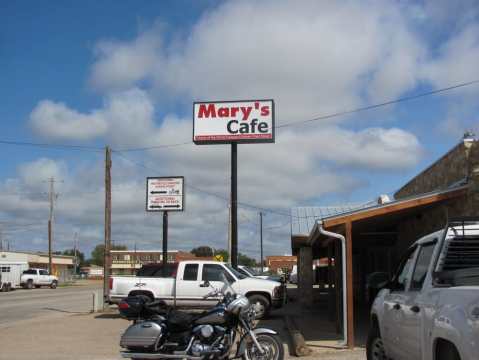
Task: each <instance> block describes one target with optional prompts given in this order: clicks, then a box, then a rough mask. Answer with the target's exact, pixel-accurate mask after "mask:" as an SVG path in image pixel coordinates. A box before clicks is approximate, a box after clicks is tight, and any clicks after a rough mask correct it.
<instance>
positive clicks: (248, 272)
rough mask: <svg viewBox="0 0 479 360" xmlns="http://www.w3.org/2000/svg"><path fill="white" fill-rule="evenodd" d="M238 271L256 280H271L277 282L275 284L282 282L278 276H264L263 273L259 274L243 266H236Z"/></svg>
mask: <svg viewBox="0 0 479 360" xmlns="http://www.w3.org/2000/svg"><path fill="white" fill-rule="evenodd" d="M238 271H239V272H240V273H241V274H243V275H245V276H248V277H254V278H257V279H263V280H272V281H277V282H281V280H282V278H281V276H280V275H277V274H276V275H275V274H264V273H263V274H260V273H258V272H257V271H255V270H253V269H251V268H250V267H248V266H244V265H238Z"/></svg>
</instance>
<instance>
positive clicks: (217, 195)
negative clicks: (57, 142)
mask: <svg viewBox="0 0 479 360" xmlns="http://www.w3.org/2000/svg"><path fill="white" fill-rule="evenodd" d="M112 154H115V155H117V156H119V157H121V158H123V159H124V160H127V161H129V162H130V163H132V164H134V165H136V166H139V167H142V168H144V169H146V170H150V171H157V170H155V169H153V168H151V167H149V166H147V165H145V164H144V163H141V162H139V161H135V160H133V159H130V158H129V157H127V156H125V155H124V154H122V152H121V151H118V150H112ZM185 187H186V188H190V189H192V190H194V191H197V192H199V193H203V194H206V195H209V196H212V197H216V198H218V199H221V200H223V201H226V202H229V201H230V199H229V198H227V197H225V196H223V195H220V194H217V193H214V192H212V191H208V190H204V189H201V188H199V187H197V186H194V185H190V184H188V183H186V184H185ZM237 205H238V206H240V207H243V208H251V209H256V210H261V211H264V212H268V213H272V214H277V215H281V216H286V217H289V218H291V217H293V218H300V217H299V216H294V215H291V214H288V213H284V212H282V211H278V210H273V209H268V208H263V207H259V206H256V205H252V204H248V203H244V202H240V201H238V202H237Z"/></svg>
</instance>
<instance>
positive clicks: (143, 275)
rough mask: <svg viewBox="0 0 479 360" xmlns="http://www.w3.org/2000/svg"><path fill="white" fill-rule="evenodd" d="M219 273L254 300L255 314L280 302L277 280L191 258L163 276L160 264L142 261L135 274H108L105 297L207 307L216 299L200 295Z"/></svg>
mask: <svg viewBox="0 0 479 360" xmlns="http://www.w3.org/2000/svg"><path fill="white" fill-rule="evenodd" d="M221 274H224V275H225V276H226V278H227V279H228V281H229V282H230V283H231V284H232V287H233V289H234V290H235V291H236V293H238V294H241V295H245V296H246V297H248V299H249V300H250V302H251V303H252V304H255V306H256V314H257V317H258V318H263V317H265V316H266V315H267V314H268V312H269V311H270V310H271V309H272V308H277V307H281V306H282V305H283V301H284V297H285V288H284V286H283V285H282V284H281V283H279V282H276V281H270V280H262V279H255V278H251V277H246V276H244V275H242V274H240V273H239V272H238V271H236V270H235V269H233V268H232V267H231V266H230V265H228V264H225V263H221V262H217V261H194V260H193V261H182V262H180V263H178V264H169V265H168V268H167V274H166V276H167V277H163V276H164V275H163V267H162V265H161V264H149V265H144V266H143V267H142V268H141V269H140V270H139V271H138V274H137V276H135V277H120V276H113V277H110V293H109V299H108V300H109V302H110V303H118V302H120V301H121V300H122V299H124V298H126V297H127V296H131V295H140V294H141V295H146V296H149V297H150V298H152V299H161V300H164V301H165V302H166V303H167V304H169V305H173V304H174V303H175V302H176V306H178V307H189V308H204V307H211V306H214V305H215V304H216V303H217V302H218V299H217V298H208V299H203V297H204V296H205V295H207V294H208V293H210V292H211V290H212V289H211V288H212V287H214V288H217V289H220V288H221V287H222V286H223V282H222V281H221Z"/></svg>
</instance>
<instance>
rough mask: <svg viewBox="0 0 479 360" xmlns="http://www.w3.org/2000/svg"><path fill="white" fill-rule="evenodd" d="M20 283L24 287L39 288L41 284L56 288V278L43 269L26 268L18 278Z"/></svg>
mask: <svg viewBox="0 0 479 360" xmlns="http://www.w3.org/2000/svg"><path fill="white" fill-rule="evenodd" d="M20 285H21V286H22V287H23V288H25V289H33V287H36V288H39V287H41V286H49V287H50V288H52V289H56V288H57V286H58V278H57V277H56V276H54V275H50V274H49V273H48V271H47V270H45V269H28V270H25V271H24V272H23V274H22V276H21V278H20Z"/></svg>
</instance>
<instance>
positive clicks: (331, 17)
mask: <svg viewBox="0 0 479 360" xmlns="http://www.w3.org/2000/svg"><path fill="white" fill-rule="evenodd" d="M369 5H370V6H360V5H359V3H353V2H343V3H327V2H314V1H309V2H303V3H302V4H301V6H297V4H296V3H294V2H290V1H264V2H260V3H258V2H253V1H242V2H227V3H225V4H223V5H221V6H219V7H218V8H216V9H213V10H211V11H210V12H207V13H205V15H204V16H203V17H202V18H201V19H200V21H199V22H198V23H197V24H196V25H195V26H194V27H193V29H192V31H191V33H190V35H189V36H188V37H187V38H185V39H182V40H178V41H176V42H174V44H173V45H171V46H167V44H165V43H164V42H163V41H162V40H161V39H162V33H161V31H159V30H158V29H155V30H152V31H149V32H147V33H145V34H140V35H139V36H138V37H137V38H136V39H134V40H133V41H127V42H121V43H111V44H109V46H108V51H101V52H99V53H98V54H97V58H96V63H95V65H94V66H93V71H92V77H91V81H92V82H93V83H95V84H97V85H98V84H101V88H102V89H103V90H104V91H106V92H109V91H111V90H116V89H117V88H118V83H120V85H123V86H126V87H128V86H131V85H132V84H138V83H139V82H144V81H145V80H149V81H153V82H154V85H153V87H154V91H156V92H157V93H159V94H160V96H161V97H162V98H163V97H165V96H166V97H167V98H168V99H171V95H170V94H173V96H174V95H178V96H187V97H189V98H194V99H223V98H231V99H235V98H271V97H273V98H274V99H275V100H277V104H278V115H279V118H280V119H279V120H280V121H282V120H291V119H294V118H296V119H297V118H303V117H306V116H311V115H312V114H313V113H315V112H317V111H318V109H320V110H321V111H322V112H324V113H328V112H332V111H336V110H338V109H344V108H350V107H353V106H357V105H358V104H360V103H361V102H362V101H363V100H364V99H362V96H361V94H362V93H363V92H364V91H363V88H365V87H367V86H369V85H370V86H371V87H372V89H373V90H372V91H371V94H370V95H371V96H374V97H377V96H380V97H381V99H383V98H384V96H395V95H398V94H400V93H402V92H404V91H406V90H407V89H409V88H410V87H411V86H413V85H414V84H415V83H416V80H417V74H416V68H415V65H416V62H417V61H418V59H420V58H421V57H422V55H423V45H422V44H421V43H420V42H419V41H418V40H417V38H416V37H415V36H413V34H411V32H410V30H409V28H408V23H407V20H406V19H404V17H403V16H402V15H401V13H400V12H399V11H398V9H397V8H395V7H394V6H392V5H387V4H384V3H379V2H374V3H371V4H369ZM244 19H248V21H246V22H245V21H244ZM147 42H151V43H153V44H154V45H152V46H150V47H149V48H148V49H149V50H148V51H146V50H145V49H143V48H142V47H140V46H139V44H144V43H147ZM137 57H138V58H141V60H138V59H137ZM398 57H399V58H400V60H398ZM119 58H120V59H123V58H128V59H130V58H134V59H135V61H132V62H133V63H134V64H133V66H131V67H127V66H118V62H119V60H118V59H119ZM398 61H399V63H398ZM137 62H138V63H142V62H145V63H147V65H145V66H141V69H142V70H141V72H139V71H138V66H136V63H137ZM391 74H394V75H393V76H391Z"/></svg>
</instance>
